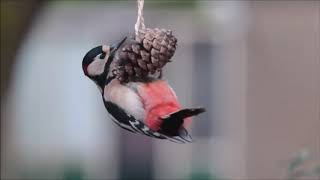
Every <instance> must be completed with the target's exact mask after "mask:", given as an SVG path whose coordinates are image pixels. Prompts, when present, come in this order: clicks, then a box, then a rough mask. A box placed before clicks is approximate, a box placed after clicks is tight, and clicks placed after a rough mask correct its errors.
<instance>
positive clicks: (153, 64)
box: [112, 28, 177, 82]
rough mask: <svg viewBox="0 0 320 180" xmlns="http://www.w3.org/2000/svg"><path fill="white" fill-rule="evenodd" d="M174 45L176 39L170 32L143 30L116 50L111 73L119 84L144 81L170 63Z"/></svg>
mask: <svg viewBox="0 0 320 180" xmlns="http://www.w3.org/2000/svg"><path fill="white" fill-rule="evenodd" d="M176 44H177V39H176V38H175V37H174V36H173V35H172V32H171V31H170V30H165V29H161V30H160V29H157V28H156V29H145V30H143V31H142V32H141V33H140V35H139V36H138V37H136V39H133V38H130V39H128V40H127V41H126V42H125V43H124V45H122V46H121V48H120V49H119V50H118V52H117V54H116V56H115V63H116V65H115V66H114V68H113V70H112V73H113V74H114V75H116V77H117V78H118V79H119V80H120V81H121V82H128V81H134V80H139V79H145V78H147V77H148V75H149V74H154V73H155V72H157V71H161V69H162V67H163V66H164V65H165V64H166V63H167V62H170V59H171V57H172V56H173V54H174V52H175V50H176Z"/></svg>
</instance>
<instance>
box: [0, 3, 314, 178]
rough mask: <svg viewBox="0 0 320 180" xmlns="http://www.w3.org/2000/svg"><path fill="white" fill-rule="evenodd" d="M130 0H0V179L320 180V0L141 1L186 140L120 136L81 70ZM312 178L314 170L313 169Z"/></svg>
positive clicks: (117, 30) (116, 27)
mask: <svg viewBox="0 0 320 180" xmlns="http://www.w3.org/2000/svg"><path fill="white" fill-rule="evenodd" d="M136 5H137V4H136V1H134V0H127V1H124V0H123V1H84V0H83V1H39V0H29V1H14V0H12V1H11V0H10V1H9V0H7V1H1V179H70V180H71V179H73V180H77V179H79V180H80V179H110V180H111V179H121V180H122V179H168V180H169V179H195V180H201V179H288V178H291V179H295V178H302V179H320V175H319V174H320V1H205V0H199V1H196V0H175V1H169V0H165V1H160V0H145V8H144V17H145V23H146V26H147V27H159V28H167V29H171V30H172V31H173V33H174V35H175V36H176V37H177V38H178V48H177V51H176V53H175V55H174V57H173V62H172V63H170V64H169V65H167V66H166V67H165V72H164V78H165V79H167V80H168V81H169V83H170V84H171V85H172V86H173V88H174V89H175V91H176V92H177V95H178V98H179V100H180V101H181V104H182V105H183V106H184V107H193V106H204V107H206V109H207V112H206V113H205V114H203V115H200V116H198V117H196V118H195V120H194V122H193V124H192V127H191V134H192V135H193V137H194V139H195V142H194V143H192V144H184V145H181V144H175V143H172V142H167V141H163V140H156V139H151V138H148V137H144V136H141V135H134V134H131V133H130V132H127V131H124V130H122V129H120V128H118V126H116V125H115V124H114V123H113V122H112V121H110V120H109V119H108V115H107V112H106V110H105V108H104V105H103V102H102V100H101V95H100V94H99V92H98V90H97V88H96V86H95V85H94V84H93V83H92V82H91V81H90V80H89V79H87V78H86V77H85V76H84V75H83V72H82V68H81V62H82V58H83V56H84V55H85V53H86V52H87V51H88V50H89V49H91V48H92V47H95V46H96V45H100V44H111V43H114V42H117V41H119V40H120V39H121V38H122V37H124V36H126V35H133V33H134V24H135V22H136V16H137V15H136V13H137V7H136ZM317 173H318V175H317Z"/></svg>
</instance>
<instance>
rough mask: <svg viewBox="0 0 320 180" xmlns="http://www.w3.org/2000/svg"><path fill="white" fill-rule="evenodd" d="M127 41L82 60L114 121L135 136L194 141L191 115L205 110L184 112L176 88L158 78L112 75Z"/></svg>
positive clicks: (98, 50) (93, 53)
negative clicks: (123, 78) (127, 78)
mask: <svg viewBox="0 0 320 180" xmlns="http://www.w3.org/2000/svg"><path fill="white" fill-rule="evenodd" d="M125 41H126V38H124V39H123V40H122V41H121V42H120V43H117V44H115V45H112V46H108V45H102V46H97V47H95V48H93V49H91V50H90V51H89V52H88V53H87V54H86V55H85V56H84V58H83V61H82V69H83V72H84V74H85V75H86V76H87V77H89V78H90V79H91V80H92V81H94V82H95V83H96V84H97V86H98V88H99V90H100V92H101V94H102V98H103V102H104V105H105V108H106V109H107V111H108V112H109V114H110V115H111V119H112V120H113V121H114V122H115V123H116V124H117V125H119V126H120V127H121V128H123V129H126V130H128V131H130V132H133V133H140V134H144V135H147V136H151V137H155V138H159V139H169V140H171V141H174V142H178V143H185V142H192V138H191V136H190V135H189V133H188V131H187V130H186V127H187V126H188V125H189V124H190V122H191V116H194V115H198V114H200V113H202V112H204V111H205V109H204V108H191V109H181V106H180V104H179V103H178V100H177V96H176V94H175V92H174V91H173V89H172V88H171V87H170V85H169V84H168V83H167V82H166V81H164V80H161V79H158V78H153V77H150V78H148V80H145V81H134V82H128V83H121V82H119V80H118V79H117V78H115V75H114V74H113V73H112V72H111V66H112V63H113V60H114V59H115V58H114V57H115V56H116V55H117V50H118V49H119V48H121V47H122V46H123V45H124V44H125Z"/></svg>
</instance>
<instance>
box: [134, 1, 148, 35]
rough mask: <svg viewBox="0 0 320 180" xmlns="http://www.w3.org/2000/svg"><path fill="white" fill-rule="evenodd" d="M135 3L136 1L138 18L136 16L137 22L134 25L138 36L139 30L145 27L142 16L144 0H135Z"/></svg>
mask: <svg viewBox="0 0 320 180" xmlns="http://www.w3.org/2000/svg"><path fill="white" fill-rule="evenodd" d="M137 3H138V18H137V22H136V24H135V26H134V29H135V33H136V37H138V36H139V32H140V31H141V30H143V29H145V28H146V26H145V25H144V18H143V4H144V0H137Z"/></svg>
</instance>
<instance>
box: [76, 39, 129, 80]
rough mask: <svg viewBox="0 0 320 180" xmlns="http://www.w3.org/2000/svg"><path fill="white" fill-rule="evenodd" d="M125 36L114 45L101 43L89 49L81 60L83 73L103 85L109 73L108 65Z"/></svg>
mask: <svg viewBox="0 0 320 180" xmlns="http://www.w3.org/2000/svg"><path fill="white" fill-rule="evenodd" d="M125 40H126V37H125V38H124V39H123V40H122V41H120V42H119V43H116V44H114V45H111V46H109V45H102V46H97V47H95V48H93V49H91V50H90V51H89V52H87V54H86V55H85V56H84V58H83V60H82V70H83V72H84V74H85V75H86V76H87V77H89V78H90V79H91V80H93V81H94V82H96V83H97V84H98V85H99V86H100V85H101V86H102V85H103V83H104V81H105V78H106V76H107V75H108V73H109V69H110V68H109V67H110V64H111V63H112V61H113V59H114V55H115V53H116V51H117V50H118V48H119V47H120V46H121V45H122V44H123V43H124V42H125Z"/></svg>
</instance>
